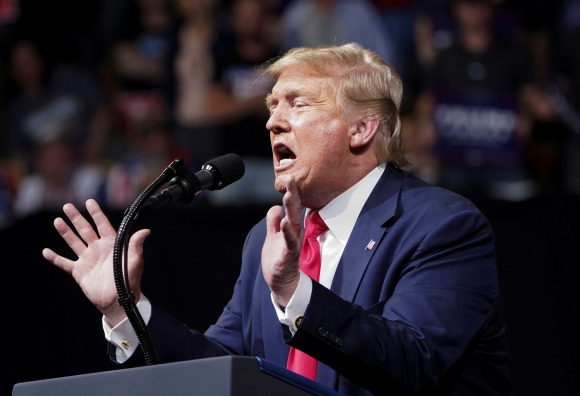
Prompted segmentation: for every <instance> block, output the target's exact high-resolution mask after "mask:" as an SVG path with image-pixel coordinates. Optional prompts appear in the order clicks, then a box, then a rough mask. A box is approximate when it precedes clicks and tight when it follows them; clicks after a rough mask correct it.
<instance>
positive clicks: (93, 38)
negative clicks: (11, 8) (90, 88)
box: [18, 0, 102, 73]
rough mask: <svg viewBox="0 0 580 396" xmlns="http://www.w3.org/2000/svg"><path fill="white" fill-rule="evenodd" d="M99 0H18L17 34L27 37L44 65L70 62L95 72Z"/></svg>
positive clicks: (98, 52)
mask: <svg viewBox="0 0 580 396" xmlns="http://www.w3.org/2000/svg"><path fill="white" fill-rule="evenodd" d="M101 1H102V0H83V1H78V0H51V1H45V0H19V1H18V3H19V6H20V18H19V21H18V35H19V37H23V36H26V37H30V38H31V39H32V40H34V41H35V42H36V43H38V46H39V48H40V49H41V51H42V52H43V53H44V54H45V57H46V62H47V64H51V65H52V64H58V63H70V64H74V65H76V66H80V67H82V68H84V69H86V70H87V71H88V72H90V73H94V72H96V66H98V64H99V59H100V56H101V55H102V52H101V50H102V48H101V47H100V46H99V42H98V40H97V35H96V34H95V32H96V28H97V21H98V15H99V10H100V7H101Z"/></svg>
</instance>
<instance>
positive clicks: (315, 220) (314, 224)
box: [304, 211, 328, 238]
mask: <svg viewBox="0 0 580 396" xmlns="http://www.w3.org/2000/svg"><path fill="white" fill-rule="evenodd" d="M326 230H328V226H327V225H326V223H324V221H323V220H322V218H321V217H320V215H319V214H318V212H314V211H311V212H310V213H309V214H308V216H307V217H306V226H305V228H304V236H305V237H306V238H318V236H319V235H320V234H322V233H323V232H324V231H326Z"/></svg>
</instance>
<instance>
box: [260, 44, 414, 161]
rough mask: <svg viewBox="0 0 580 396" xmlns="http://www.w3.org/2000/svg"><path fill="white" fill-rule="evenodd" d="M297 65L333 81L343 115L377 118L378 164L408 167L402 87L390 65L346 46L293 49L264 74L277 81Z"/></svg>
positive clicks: (332, 87)
mask: <svg viewBox="0 0 580 396" xmlns="http://www.w3.org/2000/svg"><path fill="white" fill-rule="evenodd" d="M297 65H300V66H307V67H309V68H310V69H311V70H312V71H313V72H315V73H317V74H320V75H322V76H327V77H330V78H332V79H333V83H332V84H331V85H330V89H332V90H334V94H335V97H336V101H337V104H338V106H339V108H340V110H341V112H342V114H343V115H345V116H346V114H348V110H355V111H363V112H365V113H366V115H370V116H376V117H378V119H379V131H378V133H377V136H376V139H377V140H378V141H377V142H376V145H375V147H376V151H375V154H376V156H377V158H378V159H379V160H380V161H383V162H388V161H390V162H392V163H394V164H395V165H397V166H403V165H406V164H407V160H406V159H405V156H404V153H403V144H402V137H401V119H400V116H399V107H400V105H401V98H402V96H403V84H402V82H401V78H400V77H399V75H398V74H397V72H396V71H395V69H394V68H393V67H392V66H391V65H389V64H388V63H387V62H385V61H384V60H383V59H381V58H380V57H379V56H378V55H377V54H376V53H375V52H373V51H370V50H368V49H364V48H363V47H361V46H360V45H359V44H356V43H349V44H344V45H340V46H321V47H301V48H293V49H291V50H289V51H288V52H286V53H285V54H284V55H282V56H281V57H280V58H277V59H274V60H273V61H272V62H271V63H269V64H268V65H266V66H265V70H264V74H265V75H267V76H270V77H273V78H274V79H277V78H278V77H280V75H281V74H282V72H283V71H284V69H286V68H288V67H291V66H297Z"/></svg>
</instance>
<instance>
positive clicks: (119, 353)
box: [102, 294, 151, 363]
mask: <svg viewBox="0 0 580 396" xmlns="http://www.w3.org/2000/svg"><path fill="white" fill-rule="evenodd" d="M137 309H138V310H139V313H140V314H141V317H142V318H143V321H144V322H145V324H147V323H149V319H150V318H151V302H149V300H148V299H147V297H145V296H144V295H143V294H141V298H140V299H139V302H138V303H137ZM102 322H103V331H104V332H105V338H106V339H107V341H109V342H110V343H111V344H113V345H114V346H116V347H117V348H116V350H115V357H116V359H117V362H118V363H124V362H126V361H127V360H128V359H129V358H130V357H131V355H133V353H134V352H135V350H136V349H137V346H139V338H138V337H137V334H135V330H134V329H133V326H132V325H131V322H129V319H127V318H125V319H124V320H122V321H121V322H119V323H118V324H117V325H116V326H115V327H113V328H111V326H109V324H108V323H107V321H106V320H105V318H104V317H103V319H102Z"/></svg>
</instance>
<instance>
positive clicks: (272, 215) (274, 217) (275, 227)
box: [266, 205, 282, 235]
mask: <svg viewBox="0 0 580 396" xmlns="http://www.w3.org/2000/svg"><path fill="white" fill-rule="evenodd" d="M281 220H282V207H281V206H279V205H276V206H272V207H271V208H270V210H268V213H266V233H267V234H269V235H272V234H275V233H277V232H279V231H280V221H281Z"/></svg>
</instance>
